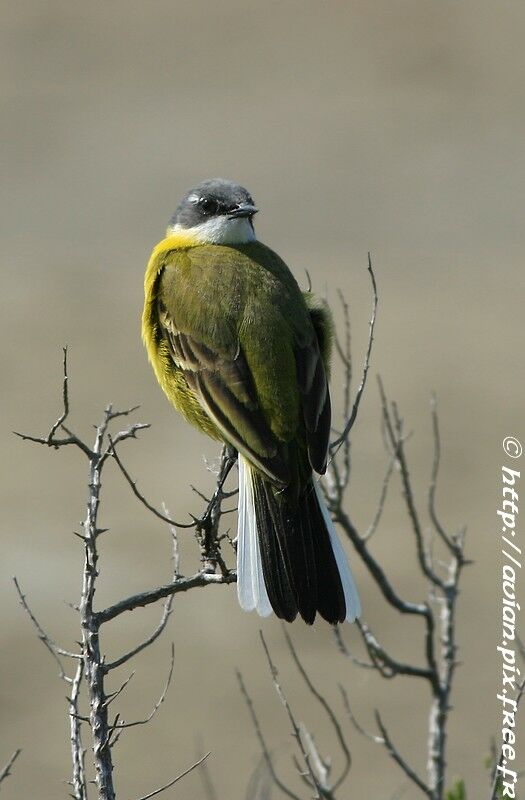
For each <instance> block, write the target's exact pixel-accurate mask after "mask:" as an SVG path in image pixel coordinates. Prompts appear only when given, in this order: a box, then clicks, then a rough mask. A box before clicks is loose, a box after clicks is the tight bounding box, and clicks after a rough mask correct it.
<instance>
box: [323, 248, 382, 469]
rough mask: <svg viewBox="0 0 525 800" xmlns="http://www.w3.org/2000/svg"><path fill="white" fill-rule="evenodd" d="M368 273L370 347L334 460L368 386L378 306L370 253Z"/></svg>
mask: <svg viewBox="0 0 525 800" xmlns="http://www.w3.org/2000/svg"><path fill="white" fill-rule="evenodd" d="M368 273H369V275H370V280H371V281H372V289H373V292H374V304H373V309H372V317H371V319H370V322H369V336H368V346H367V350H366V356H365V362H364V366H363V376H362V378H361V383H360V384H359V387H358V389H357V392H356V396H355V400H354V404H353V406H352V413H351V414H350V417H349V419H348V421H347V422H346V425H345V427H344V429H343V432H342V434H341V435H340V436H339V437H338V438H337V439H336V440H335V441H334V442H332V443H331V445H330V454H331V457H332V458H333V457H334V456H335V455H336V453H337V451H338V450H339V448H340V447H341V445H342V443H343V442H344V441H345V439H346V438H347V436H348V434H349V433H350V431H351V429H352V426H353V424H354V422H355V420H356V418H357V412H358V411H359V404H360V402H361V397H362V395H363V391H364V388H365V384H366V378H367V375H368V368H369V366H370V356H371V353H372V344H373V341H374V327H375V323H376V315H377V304H378V294H377V284H376V278H375V275H374V270H373V268H372V258H371V255H370V253H369V254H368Z"/></svg>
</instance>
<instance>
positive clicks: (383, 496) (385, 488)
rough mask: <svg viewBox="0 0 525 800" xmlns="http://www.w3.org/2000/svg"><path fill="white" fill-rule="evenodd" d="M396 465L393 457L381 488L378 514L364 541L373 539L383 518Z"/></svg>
mask: <svg viewBox="0 0 525 800" xmlns="http://www.w3.org/2000/svg"><path fill="white" fill-rule="evenodd" d="M395 463H396V459H395V457H392V458H391V459H390V461H389V462H388V467H387V470H386V473H385V477H384V478H383V485H382V487H381V494H380V496H379V502H378V504H377V509H376V513H375V515H374V519H373V520H372V522H371V523H370V525H369V526H368V528H367V530H366V531H365V533H364V534H363V536H362V539H363V541H365V542H367V541H368V540H369V539H371V538H372V536H373V535H374V533H375V532H376V530H377V526H378V525H379V523H380V521H381V517H382V516H383V510H384V508H385V502H386V496H387V493H388V485H389V483H390V478H391V477H392V472H393V471H394V465H395Z"/></svg>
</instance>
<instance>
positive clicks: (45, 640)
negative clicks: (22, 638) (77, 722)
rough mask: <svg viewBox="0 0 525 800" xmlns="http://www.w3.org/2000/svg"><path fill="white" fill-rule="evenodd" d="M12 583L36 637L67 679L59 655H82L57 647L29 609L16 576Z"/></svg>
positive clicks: (62, 676)
mask: <svg viewBox="0 0 525 800" xmlns="http://www.w3.org/2000/svg"><path fill="white" fill-rule="evenodd" d="M13 583H14V584H15V588H16V591H17V593H18V597H19V599H20V605H21V606H22V608H23V609H24V611H25V612H26V614H27V615H28V617H29V619H30V620H31V622H32V623H33V625H34V626H35V628H36V631H37V634H38V638H39V639H40V641H41V642H42V644H44V645H45V647H46V648H47V649H48V650H49V652H50V653H51V655H52V656H53V658H54V659H55V661H56V662H57V664H58V667H59V670H60V677H61V678H62V679H63V680H69V679H68V678H67V675H66V673H65V671H64V667H63V665H62V662H61V660H60V658H59V656H63V657H64V658H76V659H81V658H82V655H81V654H80V653H70V652H69V650H64V648H62V647H59V646H58V645H57V644H55V642H54V641H53V640H52V639H51V638H50V637H49V636H48V635H47V633H46V632H45V630H44V629H43V628H42V626H41V625H40V623H39V622H38V620H37V618H36V617H35V615H34V614H33V612H32V611H31V609H30V607H29V605H28V603H27V600H26V597H25V594H23V592H22V590H21V588H20V584H19V583H18V580H17V578H16V576H13Z"/></svg>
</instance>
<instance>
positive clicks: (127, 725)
mask: <svg viewBox="0 0 525 800" xmlns="http://www.w3.org/2000/svg"><path fill="white" fill-rule="evenodd" d="M174 664H175V645H174V644H173V643H172V645H171V660H170V669H169V673H168V677H167V679H166V683H165V685H164V689H163V690H162V693H161V695H160V697H159V699H158V700H157V702H156V703H155V705H154V706H153V709H152V710H151V712H150V713H149V714H148V716H147V717H145V718H144V719H139V720H135V721H134V722H119V723H118V724H114V725H111V726H110V729H111V730H119V731H120V730H123V729H124V728H135V727H136V726H137V725H147V724H148V722H151V720H152V719H153V717H154V716H155V714H156V713H157V711H158V710H159V708H160V707H161V705H162V704H163V702H164V700H165V699H166V695H167V693H168V689H169V688H170V684H171V679H172V677H173V667H174Z"/></svg>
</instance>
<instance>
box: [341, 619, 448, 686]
mask: <svg viewBox="0 0 525 800" xmlns="http://www.w3.org/2000/svg"><path fill="white" fill-rule="evenodd" d="M356 624H357V627H358V628H359V631H360V633H361V636H362V637H363V642H364V644H365V647H366V649H367V651H368V654H369V656H370V658H371V660H372V663H373V665H374V667H375V668H376V669H377V670H378V672H380V674H381V676H382V677H383V678H395V677H396V675H409V676H411V677H413V678H425V680H428V681H431V682H432V680H433V678H434V676H433V674H432V670H431V669H428V668H427V669H425V668H423V667H414V666H412V665H411V664H404V663H403V662H401V661H397V660H396V659H394V658H392V656H390V655H389V654H388V653H387V652H386V650H385V649H384V648H383V647H382V646H381V645H380V644H379V642H378V641H377V639H376V637H375V636H374V635H373V633H372V631H371V630H370V628H369V627H368V625H366V624H365V623H364V622H362V621H361V620H359V619H357V620H356Z"/></svg>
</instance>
